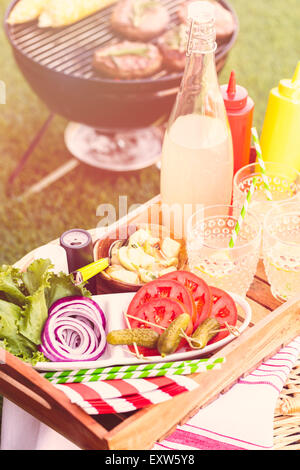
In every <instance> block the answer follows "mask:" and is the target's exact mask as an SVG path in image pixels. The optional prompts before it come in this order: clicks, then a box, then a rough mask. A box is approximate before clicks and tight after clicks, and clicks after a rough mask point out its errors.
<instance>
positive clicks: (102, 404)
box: [55, 375, 198, 415]
mask: <svg viewBox="0 0 300 470" xmlns="http://www.w3.org/2000/svg"><path fill="white" fill-rule="evenodd" d="M55 386H56V387H57V388H59V389H60V390H61V391H63V392H64V393H65V394H66V395H67V396H68V398H69V399H70V400H71V402H72V403H75V404H76V405H78V406H80V407H81V408H83V409H84V411H86V413H88V414H91V415H95V414H96V415H97V414H111V413H125V412H129V411H135V410H138V409H140V408H144V407H145V406H149V405H152V404H157V403H162V402H164V401H166V400H170V399H171V398H172V397H174V396H175V395H178V394H179V393H183V392H188V391H191V390H195V388H197V387H198V384H197V383H196V382H195V381H194V380H192V379H190V378H189V377H186V376H184V375H175V376H169V377H167V376H165V377H153V378H150V379H124V380H122V379H121V380H107V381H98V382H88V383H67V384H63V385H59V384H57V385H55Z"/></svg>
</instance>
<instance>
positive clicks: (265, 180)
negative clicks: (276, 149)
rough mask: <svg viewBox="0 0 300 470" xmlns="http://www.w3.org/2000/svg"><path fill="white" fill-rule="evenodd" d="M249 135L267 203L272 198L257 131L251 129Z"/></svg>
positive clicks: (253, 128)
mask: <svg viewBox="0 0 300 470" xmlns="http://www.w3.org/2000/svg"><path fill="white" fill-rule="evenodd" d="M251 133H252V137H253V142H254V146H255V150H256V155H257V161H258V164H259V168H260V172H261V176H262V179H263V183H264V187H265V192H266V196H267V199H268V200H269V201H272V200H273V197H272V193H271V190H270V186H269V182H268V178H267V174H266V166H265V162H264V161H263V157H262V151H261V148H260V144H259V138H258V134H257V130H256V128H255V127H252V129H251Z"/></svg>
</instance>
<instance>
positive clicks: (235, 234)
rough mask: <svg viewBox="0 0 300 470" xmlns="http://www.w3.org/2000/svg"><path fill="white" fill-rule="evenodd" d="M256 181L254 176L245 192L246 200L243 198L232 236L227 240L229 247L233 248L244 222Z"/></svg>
mask: <svg viewBox="0 0 300 470" xmlns="http://www.w3.org/2000/svg"><path fill="white" fill-rule="evenodd" d="M256 183H257V179H256V177H254V178H253V180H252V183H251V186H250V188H249V191H248V193H247V197H246V200H245V202H244V205H243V207H242V210H241V213H240V216H239V218H238V221H237V223H236V225H235V227H234V229H233V232H232V236H231V239H230V242H229V247H230V248H233V247H234V245H235V243H236V240H237V237H238V234H239V231H240V230H241V227H242V225H243V222H244V219H245V216H246V213H247V210H248V207H249V204H250V201H251V198H252V196H253V193H254V191H255V186H256Z"/></svg>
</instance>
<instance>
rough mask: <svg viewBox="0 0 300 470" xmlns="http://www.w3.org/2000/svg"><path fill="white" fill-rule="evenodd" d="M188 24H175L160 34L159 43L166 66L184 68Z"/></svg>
mask: <svg viewBox="0 0 300 470" xmlns="http://www.w3.org/2000/svg"><path fill="white" fill-rule="evenodd" d="M186 44H187V34H186V25H185V24H183V23H182V24H180V25H177V26H174V27H173V28H172V29H170V30H169V31H167V32H166V33H165V34H163V35H162V36H160V37H159V38H158V41H157V45H158V47H159V49H160V51H161V53H162V56H163V62H164V66H165V67H166V68H167V69H169V70H178V71H180V70H183V69H184V67H185V61H186Z"/></svg>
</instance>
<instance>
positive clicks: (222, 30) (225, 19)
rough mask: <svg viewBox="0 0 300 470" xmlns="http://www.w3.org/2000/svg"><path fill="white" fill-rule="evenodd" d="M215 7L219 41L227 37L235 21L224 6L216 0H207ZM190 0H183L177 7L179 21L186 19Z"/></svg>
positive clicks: (231, 31) (232, 29)
mask: <svg viewBox="0 0 300 470" xmlns="http://www.w3.org/2000/svg"><path fill="white" fill-rule="evenodd" d="M209 1H210V2H211V3H212V4H213V6H214V8H215V18H216V32H217V41H218V42H219V43H221V42H223V41H224V40H225V39H227V38H228V37H229V36H231V34H232V33H233V31H234V28H235V23H234V18H233V16H232V14H231V12H230V11H229V10H227V9H226V8H224V7H223V6H222V5H221V3H219V2H218V1H216V0H209ZM189 3H191V1H186V2H183V3H182V4H181V5H180V7H179V9H178V12H177V14H178V17H179V19H180V21H182V22H186V21H187V11H188V5H189Z"/></svg>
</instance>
